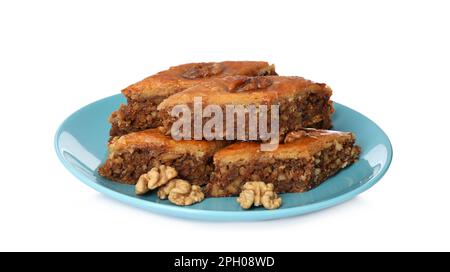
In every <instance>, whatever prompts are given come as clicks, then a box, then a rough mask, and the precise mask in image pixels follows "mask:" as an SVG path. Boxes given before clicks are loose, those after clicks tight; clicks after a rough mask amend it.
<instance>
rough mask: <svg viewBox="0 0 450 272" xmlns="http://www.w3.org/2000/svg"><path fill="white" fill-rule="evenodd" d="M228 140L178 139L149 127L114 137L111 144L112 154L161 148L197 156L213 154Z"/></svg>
mask: <svg viewBox="0 0 450 272" xmlns="http://www.w3.org/2000/svg"><path fill="white" fill-rule="evenodd" d="M227 144H228V142H226V141H194V140H183V141H176V140H174V139H172V137H170V136H167V135H164V134H163V133H161V132H160V130H159V129H157V128H155V129H148V130H144V131H140V132H135V133H130V134H127V135H124V136H121V137H116V138H114V139H113V140H112V141H111V142H110V144H109V147H108V148H109V152H110V156H112V154H114V153H116V152H121V151H131V152H132V151H133V150H135V149H145V148H160V149H162V150H163V151H164V152H167V153H176V154H191V155H193V156H197V157H203V156H212V155H213V154H214V153H215V152H216V151H217V150H219V149H220V148H222V147H224V146H225V145H227Z"/></svg>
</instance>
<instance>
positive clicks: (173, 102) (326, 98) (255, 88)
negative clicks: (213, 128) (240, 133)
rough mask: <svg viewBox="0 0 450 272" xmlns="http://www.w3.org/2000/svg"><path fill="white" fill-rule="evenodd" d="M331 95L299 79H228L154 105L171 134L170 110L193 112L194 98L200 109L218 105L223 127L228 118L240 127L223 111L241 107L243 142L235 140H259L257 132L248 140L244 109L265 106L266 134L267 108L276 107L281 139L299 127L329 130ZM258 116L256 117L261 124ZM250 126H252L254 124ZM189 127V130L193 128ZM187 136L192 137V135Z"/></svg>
mask: <svg viewBox="0 0 450 272" xmlns="http://www.w3.org/2000/svg"><path fill="white" fill-rule="evenodd" d="M331 95H332V90H331V89H330V88H329V87H328V86H327V85H326V84H322V83H315V82H312V81H310V80H306V79H304V78H302V77H284V76H265V77H246V76H230V77H225V78H221V79H214V80H211V81H208V82H206V83H203V84H199V85H197V86H195V87H192V88H189V89H187V90H185V91H183V92H180V93H177V94H174V95H172V96H170V97H169V98H167V99H165V100H164V101H163V102H162V103H161V104H160V105H159V106H158V110H159V115H160V118H161V119H162V122H163V130H164V133H166V134H169V133H172V131H171V128H172V125H173V124H174V122H176V121H177V120H178V116H175V117H174V116H172V109H173V108H174V107H175V106H177V105H187V106H188V107H189V109H190V111H191V112H192V113H194V112H195V111H194V98H197V99H198V98H201V102H202V108H203V109H205V108H206V107H208V106H209V105H218V106H220V107H221V109H222V112H223V124H226V122H227V118H232V119H231V120H230V122H233V121H232V120H234V128H237V127H238V126H239V127H241V125H242V123H241V125H238V123H237V120H238V118H237V116H238V115H237V114H235V115H234V116H233V115H232V116H230V115H227V114H226V108H227V106H243V108H244V109H245V111H244V114H245V124H244V126H245V127H244V129H245V139H239V138H235V139H237V140H261V137H260V136H261V135H260V131H258V132H256V133H257V135H256V137H253V138H257V139H252V138H251V137H249V136H250V135H249V124H250V122H249V112H248V109H250V108H251V106H254V107H256V108H257V111H256V112H260V111H259V109H261V105H265V106H267V115H266V116H267V120H268V122H267V123H266V124H267V128H268V131H267V132H271V131H270V128H271V123H270V120H271V118H270V117H271V115H272V112H271V106H272V105H278V106H279V115H276V114H275V115H274V116H279V134H280V136H281V137H283V136H284V135H285V134H286V133H287V132H290V131H294V130H298V129H301V128H316V129H330V128H331V126H332V123H331V116H332V113H333V111H334V110H333V104H332V102H331V101H330V97H331ZM197 108H198V107H197ZM241 108H242V107H241ZM236 109H238V107H236ZM236 112H238V110H236ZM253 114H254V113H253ZM258 114H259V113H257V117H256V118H257V120H258V121H261V118H260V116H259V115H258ZM183 117H184V116H183ZM193 119H194V114H191V124H194V120H193ZM210 119H211V117H209V116H206V117H205V116H203V119H202V120H203V126H204V125H205V123H207V122H208V121H209V120H210ZM251 125H252V126H254V127H256V123H255V122H253V123H252V124H251ZM191 128H192V129H193V126H192V127H191ZM222 128H223V135H227V133H226V125H223V127H222ZM219 129H220V128H219ZM256 130H257V129H256ZM253 131H255V130H253ZM179 133H180V134H182V133H183V132H181V131H180V132H179ZM232 133H233V132H232ZM253 133H254V132H253ZM236 135H237V133H236ZM191 136H194V134H193V133H192V135H191ZM216 139H217V138H216ZM262 140H264V139H262Z"/></svg>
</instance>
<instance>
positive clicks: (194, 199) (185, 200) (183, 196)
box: [158, 179, 205, 206]
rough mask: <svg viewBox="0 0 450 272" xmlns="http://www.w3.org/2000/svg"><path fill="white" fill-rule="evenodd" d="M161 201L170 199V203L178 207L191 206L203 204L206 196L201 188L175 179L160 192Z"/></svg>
mask: <svg viewBox="0 0 450 272" xmlns="http://www.w3.org/2000/svg"><path fill="white" fill-rule="evenodd" d="M158 197H159V198H160V199H166V198H169V201H170V202H172V203H173V204H176V205H178V206H189V205H192V204H195V203H198V202H201V201H202V200H203V199H204V198H205V195H204V194H203V192H202V189H201V188H200V186H197V185H191V184H190V183H189V182H187V181H185V180H182V179H174V180H171V181H170V182H169V183H167V184H166V185H165V186H163V187H161V188H160V189H159V190H158Z"/></svg>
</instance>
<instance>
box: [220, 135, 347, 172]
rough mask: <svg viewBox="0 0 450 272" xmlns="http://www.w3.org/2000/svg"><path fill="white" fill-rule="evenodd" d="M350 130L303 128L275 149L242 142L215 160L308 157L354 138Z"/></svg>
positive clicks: (229, 147) (229, 148)
mask: <svg viewBox="0 0 450 272" xmlns="http://www.w3.org/2000/svg"><path fill="white" fill-rule="evenodd" d="M354 139H355V136H354V135H353V134H352V133H350V132H340V131H332V130H316V129H302V130H298V131H294V132H291V133H289V134H288V135H287V136H286V138H285V140H284V142H283V143H280V145H279V146H278V148H277V149H276V150H274V151H261V150H260V145H261V143H255V142H240V143H235V144H232V145H230V146H227V147H225V148H223V149H221V150H220V151H218V152H217V153H216V154H215V155H214V162H215V163H216V164H221V163H225V164H227V163H233V162H237V161H244V162H245V161H253V160H257V159H270V158H273V159H297V158H308V157H311V156H313V155H314V154H315V153H317V152H319V151H321V150H323V149H324V148H327V147H330V146H331V145H332V144H339V143H341V142H343V141H347V140H354Z"/></svg>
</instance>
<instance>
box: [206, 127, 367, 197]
mask: <svg viewBox="0 0 450 272" xmlns="http://www.w3.org/2000/svg"><path fill="white" fill-rule="evenodd" d="M359 153H360V148H359V147H358V146H356V145H355V137H354V135H353V134H352V133H348V132H336V131H329V130H315V129H305V130H299V131H295V132H291V133H289V134H288V135H287V136H286V138H285V139H284V143H283V144H280V146H279V147H278V149H277V150H276V151H270V152H262V151H260V147H259V144H258V143H255V142H246V143H245V142H241V143H236V144H233V145H230V146H228V147H225V148H224V149H222V150H220V151H219V152H217V153H216V154H215V155H214V166H215V171H214V174H213V175H212V177H211V182H210V183H209V184H208V185H207V187H206V192H207V195H208V196H212V197H224V196H233V195H238V194H239V193H240V192H241V191H242V189H243V188H242V186H243V185H244V184H245V183H246V182H249V181H262V182H264V183H271V184H273V186H274V188H275V192H277V193H287V192H306V191H308V190H311V189H313V188H314V187H316V186H318V185H320V184H321V183H322V182H324V181H325V180H326V179H327V178H329V177H330V176H332V175H334V174H336V173H337V172H338V171H339V170H341V169H342V168H345V167H347V166H349V165H351V164H352V163H354V162H355V161H356V160H357V159H358V156H359Z"/></svg>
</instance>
